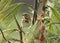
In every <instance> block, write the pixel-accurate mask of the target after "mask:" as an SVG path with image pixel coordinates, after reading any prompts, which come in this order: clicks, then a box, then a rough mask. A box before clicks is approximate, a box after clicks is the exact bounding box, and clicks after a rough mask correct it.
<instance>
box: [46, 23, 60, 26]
mask: <svg viewBox="0 0 60 43" xmlns="http://www.w3.org/2000/svg"><path fill="white" fill-rule="evenodd" d="M52 24H53V25H54V24H60V22H52V23H49V24H48V25H47V26H49V25H52Z"/></svg>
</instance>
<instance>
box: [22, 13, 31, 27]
mask: <svg viewBox="0 0 60 43" xmlns="http://www.w3.org/2000/svg"><path fill="white" fill-rule="evenodd" d="M22 16H23V18H22V26H23V27H28V26H30V25H31V17H30V15H29V14H28V13H24V14H23V15H22Z"/></svg>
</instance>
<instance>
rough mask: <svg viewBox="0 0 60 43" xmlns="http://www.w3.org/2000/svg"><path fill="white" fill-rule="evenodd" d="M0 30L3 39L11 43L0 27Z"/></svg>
mask: <svg viewBox="0 0 60 43" xmlns="http://www.w3.org/2000/svg"><path fill="white" fill-rule="evenodd" d="M0 31H1V33H2V37H3V38H4V40H5V41H7V42H8V43H11V42H10V41H8V40H7V39H6V38H5V36H4V33H3V31H2V30H1V29H0Z"/></svg>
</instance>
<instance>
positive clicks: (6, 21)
mask: <svg viewBox="0 0 60 43" xmlns="http://www.w3.org/2000/svg"><path fill="white" fill-rule="evenodd" d="M13 1H14V0H1V2H0V28H1V29H2V30H3V33H4V35H5V37H6V38H7V39H8V40H9V41H11V42H12V43H15V42H16V43H17V42H20V40H19V33H18V31H17V26H16V24H15V21H14V16H16V17H17V20H18V22H19V24H21V20H20V19H21V16H20V15H21V14H19V10H20V9H21V8H22V6H23V5H25V4H24V3H14V4H13ZM47 1H48V0H47ZM40 6H41V5H40ZM40 6H39V7H40ZM28 7H29V9H30V10H31V9H32V10H31V11H34V9H33V8H32V6H28ZM41 7H42V6H41ZM48 8H50V12H51V18H50V16H48V18H46V17H45V18H44V19H45V21H46V22H47V21H50V23H45V26H46V27H45V28H46V32H45V34H44V36H45V41H44V43H60V13H59V12H58V11H57V10H56V9H55V8H54V7H51V6H49V7H48ZM40 11H41V9H40V8H39V9H38V14H39V12H40ZM39 28H40V22H39V23H37V22H36V23H35V24H34V25H30V26H29V27H24V28H22V30H23V31H24V32H25V34H23V43H36V42H38V43H40V42H39V40H36V41H35V37H36V36H37V37H40V34H41V32H39ZM37 33H39V34H38V35H37ZM5 42H6V41H5V40H4V39H3V37H2V35H1V32H0V43H5Z"/></svg>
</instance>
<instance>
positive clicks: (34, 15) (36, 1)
mask: <svg viewBox="0 0 60 43" xmlns="http://www.w3.org/2000/svg"><path fill="white" fill-rule="evenodd" d="M34 7H35V8H34V14H33V21H32V24H34V23H35V21H36V20H37V8H38V0H35V5H34Z"/></svg>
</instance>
